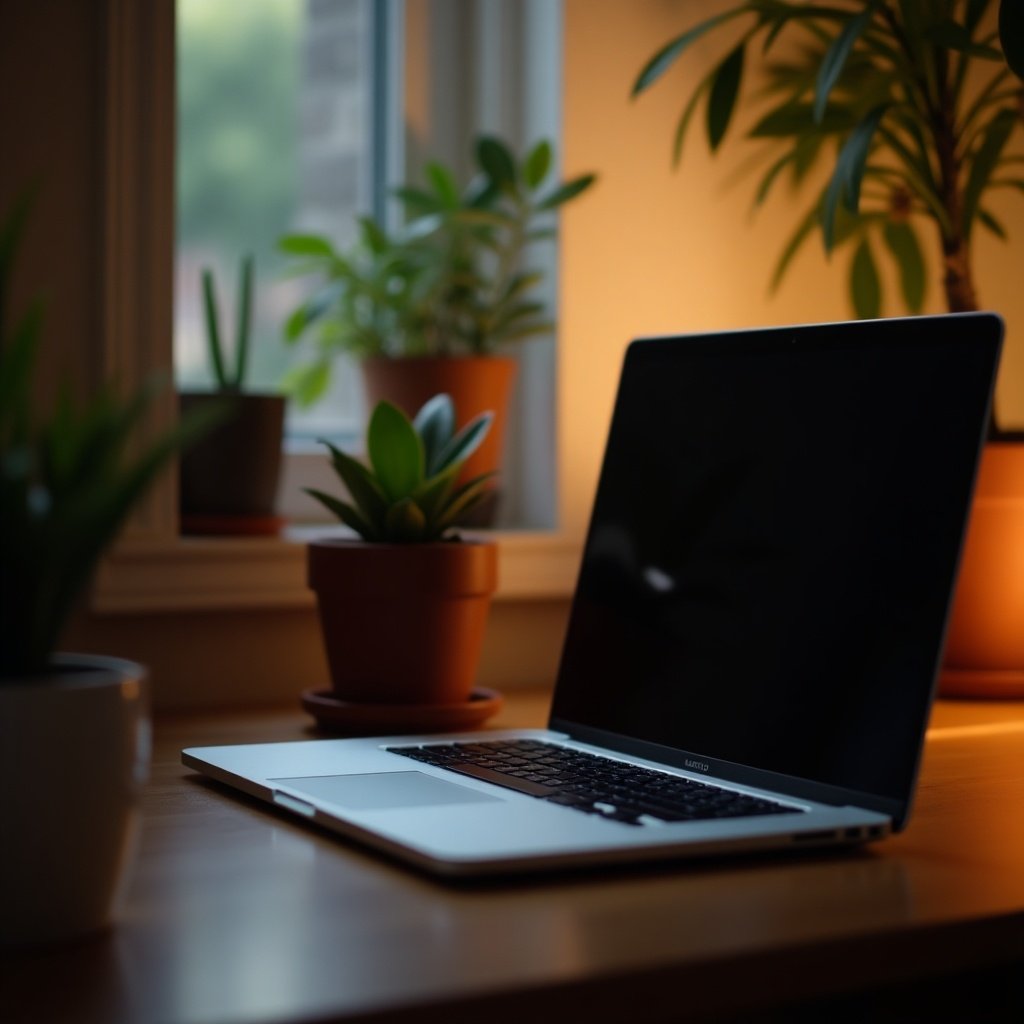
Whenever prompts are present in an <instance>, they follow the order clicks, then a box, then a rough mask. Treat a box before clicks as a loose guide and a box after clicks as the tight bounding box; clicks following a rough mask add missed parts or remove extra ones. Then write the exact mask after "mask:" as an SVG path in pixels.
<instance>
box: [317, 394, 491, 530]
mask: <svg viewBox="0 0 1024 1024" xmlns="http://www.w3.org/2000/svg"><path fill="white" fill-rule="evenodd" d="M492 418H493V415H492V414H491V413H489V412H486V413H481V414H480V415H479V416H477V417H475V418H474V419H473V420H471V421H470V422H469V423H467V424H466V425H465V426H464V427H463V428H462V429H461V430H459V431H457V432H456V430H455V408H454V406H453V404H452V400H451V397H450V396H448V395H435V396H434V397H433V398H431V399H430V400H429V401H428V402H427V403H426V404H425V405H424V406H423V408H422V409H420V411H419V412H418V413H417V414H416V416H415V418H414V419H411V420H410V419H409V417H408V416H407V415H406V414H405V413H404V412H402V410H401V409H399V408H398V407H397V406H395V405H392V404H391V403H390V402H386V401H382V402H378V403H377V406H376V407H375V408H374V410H373V414H372V415H371V417H370V424H369V427H368V429H367V433H366V453H367V458H368V460H369V465H368V466H367V465H364V464H363V463H362V462H360V461H359V460H358V459H355V458H353V457H352V456H351V455H348V454H346V453H345V452H343V451H341V450H340V449H339V448H336V447H335V446H334V445H332V444H330V443H329V442H328V441H322V443H323V444H325V445H327V447H328V448H329V449H330V453H331V463H332V465H333V466H334V470H335V472H336V473H337V474H338V477H339V478H340V480H341V482H342V483H343V484H344V485H345V487H346V489H347V490H348V495H349V499H350V500H349V501H343V500H341V499H340V498H336V497H334V496H333V495H330V494H325V493H324V492H323V491H319V490H315V489H314V488H307V489H306V490H307V493H308V494H310V495H312V496H313V497H314V498H316V499H317V500H318V501H320V502H321V503H322V504H323V505H324V506H325V507H326V508H327V509H329V510H330V511H331V512H332V513H333V514H334V515H336V516H337V517H338V519H340V520H341V521H342V522H343V523H344V524H345V525H346V526H349V527H351V528H352V529H353V530H355V531H356V533H358V534H359V535H360V536H361V537H362V538H363V539H364V540H368V541H376V542H380V543H390V544H408V543H429V542H432V541H439V540H456V539H458V538H457V535H456V534H454V533H453V532H452V531H453V528H454V527H455V526H456V525H457V524H458V522H459V520H460V519H462V518H463V517H465V515H466V514H467V513H468V512H469V511H470V510H471V509H472V508H473V507H474V506H475V505H476V504H477V503H478V502H480V500H481V499H482V498H483V497H484V496H485V495H486V494H487V484H488V481H489V480H490V478H491V477H493V476H494V474H493V473H484V474H482V475H481V476H478V477H474V478H473V479H472V480H469V481H466V482H461V481H460V480H459V472H460V470H461V469H462V466H463V464H464V463H465V461H466V459H467V458H469V456H470V455H472V453H473V452H474V451H475V450H476V449H477V447H478V446H479V445H480V442H481V441H483V439H484V436H485V435H486V434H487V431H488V430H489V429H490V426H491V420H492Z"/></svg>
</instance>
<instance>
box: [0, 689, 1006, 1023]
mask: <svg viewBox="0 0 1024 1024" xmlns="http://www.w3.org/2000/svg"><path fill="white" fill-rule="evenodd" d="M546 706H547V699H546V696H545V695H543V694H522V695H516V696H514V697H513V698H512V699H510V700H509V701H508V704H507V706H506V709H505V710H504V711H503V713H502V715H501V716H500V717H499V718H498V719H496V720H495V722H494V724H495V725H496V726H520V725H538V724H543V721H544V719H545V715H546ZM306 735H307V733H306V719H305V717H304V716H303V715H302V714H301V712H292V711H286V712H281V713H276V714H269V713H253V714H245V715H240V714H235V715H231V716H204V717H202V718H179V719H166V720H163V721H162V722H160V723H159V724H158V729H157V742H156V748H155V761H154V770H153V776H152V781H151V784H150V786H149V788H148V791H147V793H146V795H145V798H144V803H143V821H144V827H143V831H142V839H141V845H140V851H139V858H138V861H137V865H136V868H135V871H134V874H133V877H132V882H131V885H130V887H129V890H128V892H127V897H126V900H125V904H124V908H123V910H122V911H121V914H120V916H119V924H118V926H117V927H116V928H115V929H114V930H113V931H111V932H110V933H109V934H107V935H106V936H104V937H101V938H99V939H93V940H90V941H88V942H85V943H82V944H79V945H76V946H73V947H69V948H65V949H60V950H52V951H46V952H32V953H21V954H15V955H10V956H8V957H6V958H5V959H3V960H2V961H0V1006H4V1007H5V1010H4V1014H3V1016H4V1018H5V1020H9V1021H11V1022H12V1024H14V1022H15V1021H17V1022H20V1021H21V1020H22V1019H24V1020H26V1021H27V1020H33V1021H60V1020H69V1021H83V1022H90V1021H97V1022H99V1021H102V1022H104V1024H114V1022H120V1021H133V1022H134V1021H140V1022H141V1021H145V1022H147V1024H148V1022H153V1024H160V1022H166V1024H171V1022H174V1024H178V1022H181V1024H184V1022H204V1024H212V1022H228V1021H231V1022H243V1021H246V1022H256V1021H260V1022H263V1021H314V1020H315V1021H325V1020H338V1021H349V1020H370V1019H372V1020H374V1021H396V1022H397V1021H404V1020H412V1019H415V1020H417V1021H422V1020H426V1019H437V1020H443V1021H445V1022H446V1024H457V1022H463V1021H466V1022H468V1021H474V1022H476V1021H481V1020H487V1021H488V1022H489V1024H491V1022H500V1021H511V1020H520V1019H521V1018H522V1017H523V1016H524V1015H532V1017H533V1019H534V1020H540V1021H544V1020H549V1019H559V1016H563V1017H564V1019H568V1020H574V1019H580V1017H581V1013H582V1012H585V1013H586V1015H587V1019H588V1021H590V1020H593V1021H601V1020H608V1021H618V1020H623V1019H629V1020H630V1021H643V1020H667V1019H675V1020H687V1019H691V1018H694V1019H695V1018H699V1017H701V1016H702V1015H707V1014H710V1015H714V1014H717V1013H727V1014H728V1013H732V1014H740V1015H742V1014H743V1013H744V1011H745V1010H747V1009H749V1008H750V1007H752V1006H757V1007H761V1008H763V1007H772V1006H778V1005H781V1004H785V1003H786V1002H788V1001H791V1000H794V999H797V998H800V997H808V996H818V995H820V996H829V995H837V994H842V993H845V992H853V991H857V990H859V989H863V988H864V987H870V986H879V985H885V984H888V983H894V982H901V983H902V982H913V981H920V980H927V979H929V978H931V977H934V976H936V975H938V974H940V973H941V972H943V971H949V970H961V971H962V970H969V969H972V968H975V967H978V966H981V965H986V964H998V963H1003V962H1006V961H1008V960H1011V959H1014V958H1016V959H1017V960H1020V959H1022V958H1024V814H1022V813H1021V811H1020V809H1021V808H1022V807H1024V703H1012V704H1011V703H1004V704H994V703H993V704H981V703H953V702H942V703H940V704H939V705H938V706H937V707H936V710H935V713H934V716H933V719H932V728H931V730H930V733H929V741H928V744H927V748H926V754H925V761H924V766H923V771H922V776H921V782H920V786H919V791H918V800H917V807H916V810H915V813H914V814H913V816H912V818H911V823H910V826H909V828H908V829H907V830H906V831H905V832H904V833H903V834H902V835H900V836H897V837H893V838H891V839H889V840H886V841H885V842H883V843H880V844H877V845H875V846H873V847H871V848H869V849H866V850H864V851H860V852H855V853H844V854H838V855H837V854H828V855H808V854H802V855H800V856H798V857H788V856H771V857H746V858H743V859H740V860H731V861H720V862H717V863H706V862H701V863H694V862H686V863H682V864H676V865H671V866H660V867H657V868H644V869H629V870H622V869H617V870H607V869H605V870H600V871H589V872H583V873H575V874H571V875H567V874H561V875H558V876H546V877H543V878H539V879H537V878H534V879H529V880H520V881H516V882H512V883H503V884H498V883H493V882H491V883H486V884H480V883H474V884H469V885H467V884H464V883H463V884H460V885H458V886H456V887H453V886H451V885H445V884H441V883H437V882H435V881H432V880H430V879H428V878H425V877H421V876H419V875H417V874H415V873H413V872H411V871H409V870H407V869H405V868H402V867H400V866H397V865H395V864H393V863H391V862H389V861H387V860H384V859H382V858H380V857H378V856H376V855H373V854H370V853H366V852H363V851H361V850H360V849H358V848H355V847H352V846H349V845H347V844H344V843H343V842H341V841H339V840H338V839H336V838H334V837H332V836H329V835H327V834H326V833H320V832H317V831H313V830H311V829H309V828H305V827H303V826H302V825H301V824H298V823H293V821H291V820H290V819H289V818H287V817H285V816H283V815H282V814H279V813H277V812H276V811H274V810H273V809H270V808H266V807H265V806H264V805H262V804H258V803H256V802H254V801H250V800H248V799H245V798H238V797H235V796H232V795H228V794H227V792H226V791H224V790H221V789H219V788H217V787H215V786H214V785H213V784H210V783H207V782H204V781H201V780H199V778H198V777H197V776H195V775H193V774H192V773H190V772H188V771H187V770H186V769H184V768H183V767H182V766H181V765H180V763H179V761H178V751H179V750H180V748H181V747H182V746H186V745H190V744H204V743H220V742H250V741H262V740H275V739H296V738H304V737H305V736H306ZM69 856H73V848H70V849H69ZM683 993H685V997H681V994H683ZM11 1008H13V1009H14V1016H13V1017H12V1016H8V1013H9V1011H10V1009H11ZM565 1015H567V1016H565Z"/></svg>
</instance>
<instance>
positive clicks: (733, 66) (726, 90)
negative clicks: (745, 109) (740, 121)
mask: <svg viewBox="0 0 1024 1024" xmlns="http://www.w3.org/2000/svg"><path fill="white" fill-rule="evenodd" d="M744 52H745V47H744V46H743V45H742V44H741V45H739V46H737V47H736V49H735V50H733V51H732V53H730V54H729V56H728V57H726V58H725V60H723V61H722V63H721V64H720V65H719V66H718V70H717V71H716V72H715V76H714V78H713V79H712V81H711V92H710V94H709V96H708V145H709V146H710V148H711V152H712V153H713V152H714V151H715V150H716V149H718V145H719V143H720V142H721V141H722V139H723V137H724V136H725V132H726V129H727V128H728V127H729V121H730V119H731V118H732V112H733V108H734V107H735V106H736V97H737V96H738V95H739V91H740V82H741V81H742V78H743V54H744Z"/></svg>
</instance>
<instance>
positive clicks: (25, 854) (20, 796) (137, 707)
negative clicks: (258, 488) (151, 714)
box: [0, 201, 201, 947]
mask: <svg viewBox="0 0 1024 1024" xmlns="http://www.w3.org/2000/svg"><path fill="white" fill-rule="evenodd" d="M29 205H30V204H29V203H28V202H27V201H23V202H22V203H21V204H20V205H19V206H18V207H17V208H16V209H15V212H14V214H13V215H12V216H11V217H10V218H9V219H8V220H7V221H6V223H5V224H2V225H0V522H2V523H3V529H2V530H0V778H2V779H3V782H2V783H0V787H2V794H3V795H2V798H0V806H2V807H3V813H4V838H3V842H0V907H2V908H3V910H2V912H0V947H4V946H10V945H24V944H33V943H42V942H52V941H57V940H63V939H68V938H72V937H76V936H80V935H84V934H86V933H89V932H92V931H95V930H97V929H99V928H102V927H103V926H105V925H106V924H108V923H109V921H110V919H111V914H112V911H113V909H114V903H115V897H116V894H117V892H118V887H119V884H120V879H121V878H122V877H123V874H124V869H125V868H126V866H127V863H128V860H129V857H130V853H131V848H132V842H131V840H132V835H133V820H134V809H133V804H134V797H135V791H136V789H137V787H138V785H139V783H140V782H141V780H142V779H143V778H144V776H145V773H146V770H147V766H148V741H147V731H146V730H147V718H146V701H145V680H146V670H145V668H144V667H143V666H141V665H138V664H135V663H133V662H129V661H125V660H123V659H121V658H113V657H106V656H100V655H96V654H58V653H55V651H56V649H57V647H58V645H59V643H60V637H61V634H62V632H63V629H64V625H65V623H66V622H67V620H68V619H69V618H70V616H71V614H72V612H73V611H74V609H75V607H76V605H77V603H78V601H79V600H80V599H81V596H82V594H83V592H84V591H85V589H86V587H87V585H88V583H89V581H90V578H91V576H92V573H93V570H94V568H95V566H96V563H97V562H98V560H99V558H100V557H101V555H102V553H103V551H104V550H105V549H106V547H107V546H108V545H109V544H110V543H111V542H112V541H113V539H114V537H115V535H116V534H117V532H118V530H119V528H120V526H121V524H122V523H123V521H124V520H125V518H126V517H127V515H128V514H129V512H130V511H131V509H132V507H133V506H134V505H135V503H136V502H137V501H138V499H139V498H140V497H141V496H142V495H143V493H144V492H145V491H146V489H147V488H148V486H149V484H150V483H151V482H152V480H153V479H154V477H155V476H156V475H157V474H158V473H159V472H160V471H161V470H162V469H163V468H164V466H165V465H166V464H167V463H168V462H169V461H170V460H171V459H172V457H173V456H174V455H175V454H176V452H177V451H178V450H179V447H180V446H181V445H183V444H185V443H186V441H187V440H188V439H189V438H190V437H194V436H195V435H196V433H197V431H198V430H200V429H201V425H200V423H199V421H198V420H197V419H195V418H193V419H192V421H191V422H190V423H189V424H183V425H181V426H179V427H177V428H175V429H173V430H172V431H170V432H168V433H166V434H164V435H162V436H160V437H158V438H156V439H155V440H153V441H151V442H149V443H145V444H140V443H139V437H138V434H139V431H140V429H141V428H142V425H143V420H144V418H145V415H146V412H147V409H148V407H149V404H150V403H149V399H150V397H151V389H147V390H144V391H142V392H141V393H140V394H138V395H136V396H134V397H131V398H128V399H125V398H121V397H118V396H117V395H116V394H115V393H114V392H113V391H112V390H111V389H103V390H101V391H100V392H99V393H98V394H96V395H94V396H92V397H91V398H87V399H76V398H75V397H73V396H72V393H71V390H70V388H65V389H64V390H63V391H62V392H61V393H60V395H59V397H58V398H57V400H56V403H55V406H54V407H53V409H52V411H49V412H47V413H42V412H40V409H39V404H38V403H37V402H34V401H33V395H34V392H35V390H36V389H35V388H34V386H33V379H34V376H35V374H34V366H35V361H36V356H37V351H38V348H39V339H40V328H41V324H42V312H41V306H40V305H39V304H38V303H37V304H36V305H35V306H34V307H33V308H32V309H31V310H30V312H29V313H28V314H26V315H25V316H23V317H21V318H20V319H19V320H18V321H17V323H15V324H8V317H7V315H6V314H7V310H6V309H5V308H4V305H5V302H4V300H5V299H6V298H7V296H8V295H9V287H8V286H9V283H10V281H11V273H12V265H13V262H14V255H15V250H16V249H17V246H18V242H19V238H20V236H21V234H22V232H23V229H24V225H25V222H26V218H27V215H28V207H29Z"/></svg>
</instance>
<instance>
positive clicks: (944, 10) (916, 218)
mask: <svg viewBox="0 0 1024 1024" xmlns="http://www.w3.org/2000/svg"><path fill="white" fill-rule="evenodd" d="M734 20H736V21H738V22H739V24H740V25H741V26H742V28H741V29H740V30H739V35H738V38H734V39H732V40H731V42H730V44H729V48H728V50H727V53H726V54H725V56H724V58H723V59H722V60H721V61H720V62H719V63H717V64H716V65H715V66H714V67H712V68H711V69H710V70H709V71H708V72H707V73H706V74H705V75H704V77H703V78H702V79H701V81H700V83H699V84H698V86H697V87H696V89H695V90H694V91H693V92H692V94H691V95H690V96H689V97H688V99H687V101H686V103H685V105H684V107H683V110H682V113H681V116H680V119H679V122H678V125H677V128H676V133H675V143H674V155H675V159H676V160H677V161H678V160H679V158H680V156H681V153H682V148H683V144H684V141H685V137H686V134H687V130H688V127H689V125H690V122H691V120H692V118H693V116H694V114H695V112H696V110H697V108H698V107H699V105H700V102H701V100H702V99H704V98H705V97H706V108H705V109H706V128H707V141H708V145H709V147H710V148H711V150H712V151H714V150H716V149H717V148H718V147H719V145H720V144H721V142H722V141H723V139H724V138H725V135H726V134H727V131H728V129H729V126H730V123H731V121H732V116H733V113H734V111H735V109H736V106H737V104H738V102H739V98H740V94H741V89H742V85H743V75H744V70H745V66H746V64H747V62H748V60H749V58H750V57H751V56H753V55H755V54H756V55H757V56H758V57H761V56H762V55H764V56H763V60H762V64H763V70H764V72H765V75H766V82H765V85H764V88H763V89H762V90H761V91H760V93H759V94H757V95H758V96H759V101H760V104H761V106H760V107H759V113H760V116H759V118H758V120H757V121H756V123H755V124H754V126H753V128H752V129H751V130H750V136H751V138H753V139H755V140H758V141H760V142H762V143H763V144H764V146H765V149H766V152H767V155H768V156H769V158H770V159H769V161H768V163H767V167H766V169H765V170H764V172H763V174H762V176H761V179H760V182H759V183H758V186H757V191H756V202H757V203H758V204H760V203H762V202H763V201H764V200H765V198H766V197H767V196H768V195H769V194H770V193H771V191H772V188H773V187H774V186H775V185H776V184H777V182H778V181H779V179H780V178H782V177H783V176H785V175H786V174H788V175H789V176H790V179H791V181H792V182H793V184H794V186H799V185H801V184H803V183H804V182H805V181H807V180H808V177H809V175H810V172H811V171H812V169H813V168H815V167H816V166H817V165H819V164H820V163H822V162H826V163H827V164H828V165H829V168H830V169H829V173H828V180H827V183H826V184H825V185H824V187H823V188H821V189H820V191H818V193H817V194H816V195H815V197H814V200H813V202H812V203H811V205H810V207H809V209H808V210H807V211H806V213H805V214H804V216H803V217H802V218H801V219H800V221H799V223H798V224H797V226H796V230H795V231H794V233H793V235H792V236H791V238H790V239H789V240H788V242H787V243H786V245H785V246H784V248H783V251H782V254H781V258H780V260H779V263H778V265H777V267H776V269H775V273H774V277H773V281H772V284H773V287H774V286H776V285H778V283H779V281H780V280H781V279H782V277H783V276H784V274H785V272H786V270H787V268H788V267H789V266H790V264H791V262H792V259H793V257H794V255H795V254H796V253H797V252H798V251H799V249H800V247H801V246H802V245H803V244H804V242H805V241H806V240H807V239H808V238H809V237H810V236H811V235H813V234H814V233H815V231H820V233H821V236H822V239H823V241H824V246H825V250H826V252H831V251H832V250H833V249H835V248H838V247H840V246H845V247H847V248H850V249H852V250H853V258H852V261H851V263H850V277H849V283H850V295H851V298H852V302H853V307H854V309H855V311H856V313H857V315H858V316H862V317H873V316H878V315H879V312H880V310H881V304H882V294H881V284H880V276H879V272H878V264H877V252H878V251H879V249H885V250H887V251H888V253H889V255H890V256H891V257H892V259H893V260H894V261H895V263H896V265H897V266H898V268H899V274H900V290H901V293H902V298H903V301H904V303H905V305H906V307H907V309H908V310H909V311H910V312H912V313H916V312H919V311H920V310H921V308H922V304H923V302H924V297H925V292H926V281H927V273H926V269H925V257H924V247H923V246H922V244H921V240H920V234H919V231H920V226H921V224H922V223H926V222H931V224H932V225H933V226H934V228H935V229H936V236H937V240H938V243H939V255H940V260H941V267H942V283H943V288H944V291H945V297H946V303H947V305H948V308H949V309H950V311H951V312H956V311H964V310H973V309H977V308H978V305H977V294H976V290H975V282H974V275H973V267H972V263H971V241H972V237H973V234H974V232H975V230H976V229H978V228H984V229H986V230H988V231H991V232H993V233H994V234H996V235H997V236H999V237H1000V238H1005V237H1006V231H1005V228H1004V227H1003V225H1002V224H1000V222H999V221H998V220H997V219H996V217H995V216H994V215H993V213H992V211H991V209H990V208H989V207H988V206H987V205H986V201H987V200H988V198H989V197H990V195H991V194H992V193H993V192H995V191H996V190H999V189H1016V190H1024V175H1022V174H1021V171H1020V165H1021V162H1022V159H1024V157H1022V153H1021V148H1020V142H1021V131H1020V128H1021V123H1022V122H1021V106H1020V104H1021V88H1020V82H1019V80H1018V79H1017V78H1015V77H1014V74H1016V75H1017V76H1022V75H1024V13H1022V8H1021V5H1020V4H1019V3H1017V2H1016V0H1004V2H1003V3H1002V5H1001V10H1000V24H999V28H998V29H997V28H996V26H995V25H994V24H993V22H994V21H995V19H994V17H992V4H991V3H990V0H966V2H952V0H944V2H941V3H936V2H931V0H904V2H891V0H868V2H854V0H829V2H827V3H824V4H815V3H809V4H802V3H795V2H791V0H745V2H743V3H739V4H736V5H734V6H731V7H729V8H727V9H725V10H723V11H721V12H719V13H717V14H715V15H714V16H713V17H711V18H708V19H706V20H704V21H702V22H700V23H699V24H697V25H694V26H693V27H691V28H689V29H687V30H686V31H685V32H683V33H681V34H680V35H678V36H676V37H675V38H674V39H672V40H670V41H669V42H668V43H667V44H666V45H665V46H663V47H662V48H661V49H660V50H659V51H658V52H657V53H655V54H654V55H653V56H652V57H651V59H650V60H649V61H648V62H647V64H646V65H645V67H644V68H643V69H642V71H641V72H640V74H639V76H638V77H637V79H636V82H635V84H634V86H633V94H634V96H635V95H638V94H639V93H642V92H644V91H645V90H647V89H649V88H650V87H651V86H652V85H654V83H655V82H657V81H658V79H660V78H661V76H662V75H663V74H664V72H665V71H666V70H667V69H668V68H669V67H670V66H671V65H672V64H673V63H674V62H675V61H676V60H678V59H679V58H680V57H681V56H682V55H683V54H685V53H686V51H687V50H688V49H689V48H690V47H691V46H692V44H693V43H695V42H696V41H697V40H698V39H700V38H702V37H703V36H705V35H706V34H707V33H709V32H711V31H713V30H715V29H718V28H719V27H720V26H724V25H726V23H730V22H733V21H734ZM784 40H788V41H789V42H791V43H792V44H793V45H792V46H790V47H789V48H787V49H786V50H785V51H784V52H782V53H781V54H779V55H778V56H775V57H772V56H769V55H770V54H772V52H773V48H774V52H775V53H779V50H780V49H781V47H782V46H783V41H784ZM758 42H760V44H761V45H760V46H759V47H757V46H756V44H757V43H758Z"/></svg>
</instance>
